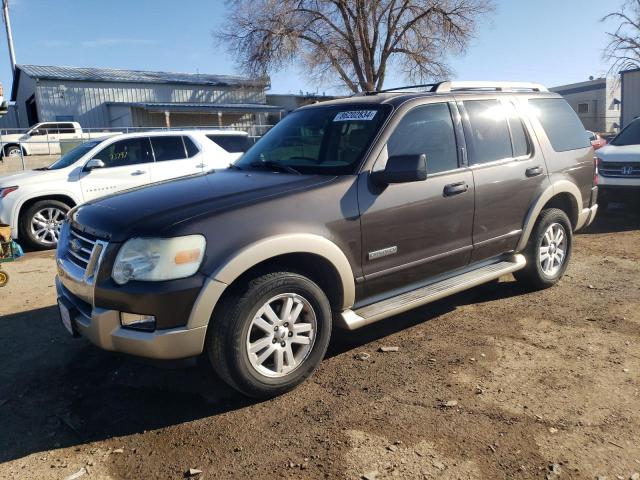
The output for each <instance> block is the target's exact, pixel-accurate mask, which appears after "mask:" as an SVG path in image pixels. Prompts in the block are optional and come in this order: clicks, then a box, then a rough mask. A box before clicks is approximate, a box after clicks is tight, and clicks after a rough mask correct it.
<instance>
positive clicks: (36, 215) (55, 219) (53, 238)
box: [19, 200, 70, 250]
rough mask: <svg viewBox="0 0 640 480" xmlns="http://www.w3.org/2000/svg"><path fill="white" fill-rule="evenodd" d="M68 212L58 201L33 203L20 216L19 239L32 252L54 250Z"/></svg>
mask: <svg viewBox="0 0 640 480" xmlns="http://www.w3.org/2000/svg"><path fill="white" fill-rule="evenodd" d="M69 210H70V207H69V205H67V204H66V203H64V202H60V201H59V200H40V201H39V202H35V203H34V204H33V205H31V206H30V207H29V208H27V209H26V210H25V211H24V212H23V213H21V215H20V220H19V224H20V239H21V240H22V239H24V240H23V241H24V242H25V243H26V244H27V246H29V247H31V248H32V249H34V250H48V249H52V248H56V246H57V245H58V238H59V237H60V229H61V228H62V223H63V222H64V218H65V216H66V215H67V212H68V211H69Z"/></svg>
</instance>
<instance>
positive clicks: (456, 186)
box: [443, 182, 469, 197]
mask: <svg viewBox="0 0 640 480" xmlns="http://www.w3.org/2000/svg"><path fill="white" fill-rule="evenodd" d="M467 190H469V185H467V183H466V182H459V183H450V184H449V185H445V186H444V192H443V193H444V196H445V197H450V196H452V195H458V194H460V193H464V192H466V191H467Z"/></svg>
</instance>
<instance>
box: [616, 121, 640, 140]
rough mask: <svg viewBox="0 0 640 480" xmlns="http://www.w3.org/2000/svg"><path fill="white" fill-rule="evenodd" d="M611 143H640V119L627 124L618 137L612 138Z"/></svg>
mask: <svg viewBox="0 0 640 480" xmlns="http://www.w3.org/2000/svg"><path fill="white" fill-rule="evenodd" d="M611 145H617V146H618V147H624V146H625V145H640V120H636V121H634V122H631V123H630V124H629V125H627V127H626V128H625V129H624V130H622V131H621V132H620V133H619V134H618V136H617V137H616V138H614V139H613V140H611Z"/></svg>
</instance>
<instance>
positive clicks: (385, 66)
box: [214, 0, 640, 92]
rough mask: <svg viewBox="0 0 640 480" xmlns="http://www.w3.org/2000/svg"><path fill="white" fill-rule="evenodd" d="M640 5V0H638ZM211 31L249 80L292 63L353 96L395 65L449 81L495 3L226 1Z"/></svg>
mask: <svg viewBox="0 0 640 480" xmlns="http://www.w3.org/2000/svg"><path fill="white" fill-rule="evenodd" d="M634 1H638V2H640V0H634ZM227 4H228V6H229V7H230V14H229V16H228V18H227V21H226V23H225V27H224V28H223V30H222V32H220V33H217V34H214V36H215V37H216V38H217V39H218V41H220V42H222V43H224V44H225V45H226V46H227V47H228V48H229V50H230V52H231V53H232V54H234V56H235V57H236V58H237V62H238V65H239V67H240V68H241V69H242V70H243V71H245V72H247V73H249V74H252V75H265V74H267V73H268V72H270V71H276V70H279V69H282V68H283V67H285V66H288V65H290V64H291V63H293V62H296V63H298V64H301V65H303V66H304V67H305V69H306V71H308V72H309V75H310V77H311V78H316V79H323V80H326V79H328V78H330V77H334V78H335V77H337V78H338V79H339V80H340V82H341V83H342V84H343V85H344V86H346V87H347V88H348V89H349V90H351V91H353V92H358V91H363V90H376V89H377V90H379V89H381V88H382V87H383V85H384V81H385V78H386V76H387V72H388V70H389V68H390V67H391V66H394V67H396V68H398V70H399V71H400V72H402V73H403V74H404V75H405V76H406V77H407V78H409V79H411V80H420V81H424V80H432V79H433V80H435V79H441V78H444V77H446V76H447V75H449V74H450V69H449V67H448V65H447V62H446V59H447V57H448V55H450V54H452V53H461V52H463V51H464V49H465V48H466V46H467V45H468V43H469V41H470V40H471V38H472V37H473V35H474V33H475V31H476V29H477V27H478V24H479V21H480V20H481V18H482V17H483V16H484V15H486V14H487V13H489V12H490V11H492V9H493V5H492V0H228V2H227Z"/></svg>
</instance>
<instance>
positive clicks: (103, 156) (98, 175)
mask: <svg viewBox="0 0 640 480" xmlns="http://www.w3.org/2000/svg"><path fill="white" fill-rule="evenodd" d="M93 158H95V159H99V160H102V161H103V162H104V164H105V168H96V169H94V170H92V171H90V172H83V173H82V174H81V177H80V185H81V187H82V194H83V197H84V201H85V202H86V201H88V200H91V199H94V198H98V197H102V196H104V195H108V194H111V193H115V192H118V191H121V190H125V189H127V188H132V187H138V186H142V185H147V184H148V183H149V182H150V181H151V173H150V170H151V166H152V165H153V156H152V154H151V143H150V142H149V139H148V138H147V137H137V138H129V139H126V140H118V141H116V142H113V143H111V144H109V145H107V146H106V147H105V148H104V149H102V150H101V151H100V152H98V153H97V154H95V155H94V157H93Z"/></svg>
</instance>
